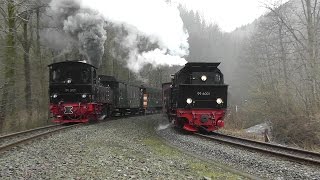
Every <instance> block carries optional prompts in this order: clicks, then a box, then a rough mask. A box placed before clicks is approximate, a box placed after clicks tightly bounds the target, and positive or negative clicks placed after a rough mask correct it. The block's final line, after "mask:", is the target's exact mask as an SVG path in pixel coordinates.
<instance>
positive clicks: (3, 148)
mask: <svg viewBox="0 0 320 180" xmlns="http://www.w3.org/2000/svg"><path fill="white" fill-rule="evenodd" d="M79 125H81V124H74V125H70V126H63V127H61V128H57V129H53V130H51V131H47V132H44V133H40V134H36V135H34V136H30V137H27V138H23V139H21V140H18V141H15V142H12V143H10V144H6V145H3V146H1V147H0V153H2V152H4V151H7V150H10V149H12V148H13V147H16V146H18V145H21V144H24V143H27V142H30V141H32V140H35V139H38V138H41V137H45V136H48V135H51V134H53V133H56V132H59V131H62V130H66V129H70V128H74V127H77V126H79ZM53 127H56V126H52V127H51V128H53ZM17 134H18V133H17ZM20 135H21V134H20ZM10 137H12V136H10Z"/></svg>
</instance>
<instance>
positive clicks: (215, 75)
mask: <svg viewBox="0 0 320 180" xmlns="http://www.w3.org/2000/svg"><path fill="white" fill-rule="evenodd" d="M220 81H221V75H220V74H219V73H215V74H214V82H215V83H220Z"/></svg>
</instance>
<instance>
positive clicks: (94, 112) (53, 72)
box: [49, 61, 161, 123]
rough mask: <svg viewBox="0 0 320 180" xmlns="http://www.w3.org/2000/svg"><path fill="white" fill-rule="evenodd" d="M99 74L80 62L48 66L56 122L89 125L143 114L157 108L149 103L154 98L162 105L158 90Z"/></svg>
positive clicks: (51, 104)
mask: <svg viewBox="0 0 320 180" xmlns="http://www.w3.org/2000/svg"><path fill="white" fill-rule="evenodd" d="M96 70H97V68H96V67H94V66H92V65H90V64H87V63H84V62H80V61H65V62H59V63H53V64H50V65H49V76H50V79H49V95H50V112H51V113H52V115H53V118H54V119H53V122H56V123H69V122H81V123H86V122H89V121H97V120H98V119H103V118H105V117H110V116H124V115H131V114H144V113H145V112H148V111H149V110H150V109H153V108H154V106H152V103H150V102H152V101H154V100H153V99H154V98H155V99H157V101H158V102H160V101H161V95H160V96H159V95H157V94H160V93H161V90H159V89H155V91H153V90H154V89H152V88H147V87H143V86H136V85H130V84H127V83H124V82H119V81H117V80H116V79H115V78H114V77H112V76H103V75H100V76H97V73H96ZM149 89H152V90H149ZM155 106H157V104H156V105H155ZM158 106H161V104H160V103H159V105H158Z"/></svg>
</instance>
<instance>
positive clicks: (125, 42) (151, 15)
mask: <svg viewBox="0 0 320 180" xmlns="http://www.w3.org/2000/svg"><path fill="white" fill-rule="evenodd" d="M50 6H51V10H52V11H53V12H54V13H55V16H54V17H55V18H56V20H57V21H58V22H60V24H61V25H62V26H63V30H64V31H65V33H67V34H69V35H70V36H72V37H73V38H74V39H76V41H77V42H78V45H79V49H80V52H81V53H82V54H84V55H86V56H87V57H88V59H89V60H90V62H91V63H92V64H94V65H100V59H101V57H102V55H103V51H104V49H103V47H104V46H103V44H104V42H105V40H106V30H105V29H104V25H105V22H106V21H107V22H111V23H113V24H114V25H116V26H119V27H120V26H121V27H124V28H125V29H126V30H127V32H128V34H127V36H126V37H125V38H123V39H121V44H122V46H123V47H125V48H126V49H128V50H129V57H128V59H127V66H128V68H129V69H130V70H132V71H134V72H139V71H140V69H141V68H142V67H143V66H144V65H146V64H152V65H153V67H158V66H162V65H169V66H171V65H184V64H185V63H186V62H187V61H186V60H185V59H184V58H183V57H184V56H186V55H188V53H189V51H188V49H189V44H188V41H187V40H188V33H187V32H186V31H184V29H183V22H182V20H181V17H180V13H179V10H178V9H177V7H175V6H173V5H170V4H168V3H166V2H165V1H164V0H136V1H132V0H52V2H51V3H50ZM139 37H147V38H148V40H149V41H150V42H151V43H155V44H157V47H156V48H153V49H151V50H149V51H147V50H145V51H142V50H141V49H139V47H138V44H139ZM96 60H97V61H96Z"/></svg>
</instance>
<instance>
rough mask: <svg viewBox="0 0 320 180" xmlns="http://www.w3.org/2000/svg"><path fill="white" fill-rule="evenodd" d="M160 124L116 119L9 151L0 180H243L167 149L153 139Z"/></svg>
mask: <svg viewBox="0 0 320 180" xmlns="http://www.w3.org/2000/svg"><path fill="white" fill-rule="evenodd" d="M163 121H166V119H165V118H163V116H162V115H152V116H141V117H130V118H125V119H118V120H115V121H107V122H103V123H99V124H94V125H89V126H82V127H80V128H76V129H71V130H67V131H64V132H61V133H58V134H54V135H52V136H50V137H47V138H44V139H39V140H37V141H33V142H31V143H29V144H24V145H21V146H18V147H15V148H13V149H11V150H10V151H8V152H5V153H2V154H0V179H246V177H245V176H241V174H239V173H237V172H234V171H231V170H230V171H229V170H227V169H225V168H223V167H222V166H221V167H219V166H216V165H215V164H213V163H210V162H208V161H203V160H202V159H198V158H194V157H193V156H190V154H185V153H183V152H182V151H180V150H178V149H176V148H173V147H171V146H168V145H167V144H166V143H164V141H163V140H162V138H159V136H158V135H157V133H156V131H157V130H156V129H157V128H156V127H158V124H161V123H163ZM170 129H172V128H167V129H165V130H158V132H161V133H164V134H166V132H167V130H169V131H171V130H170ZM187 138H189V137H187Z"/></svg>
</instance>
